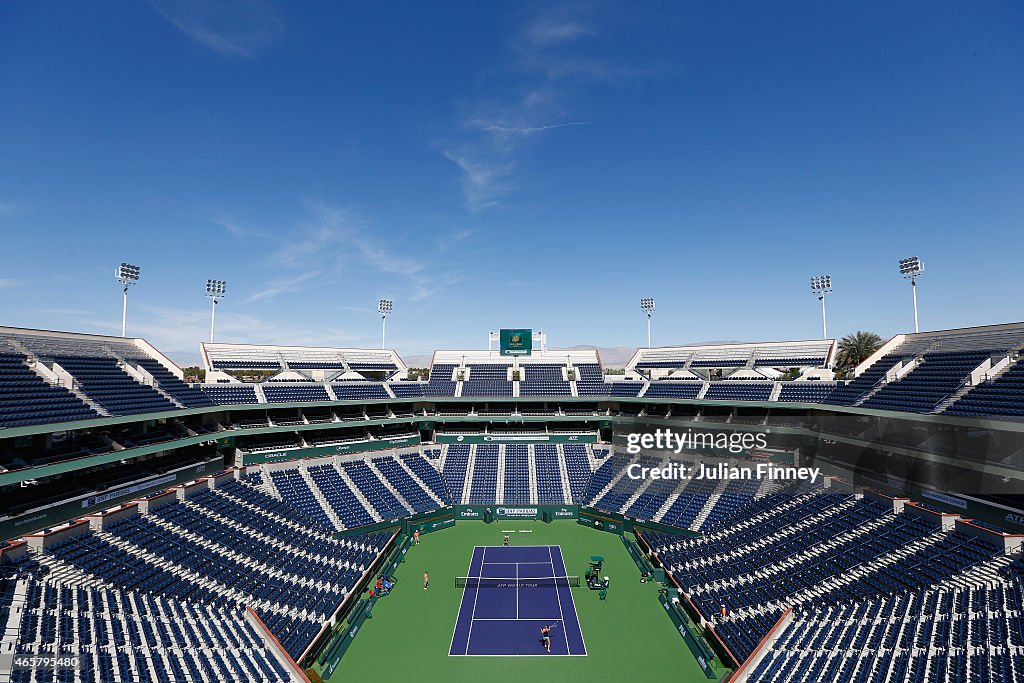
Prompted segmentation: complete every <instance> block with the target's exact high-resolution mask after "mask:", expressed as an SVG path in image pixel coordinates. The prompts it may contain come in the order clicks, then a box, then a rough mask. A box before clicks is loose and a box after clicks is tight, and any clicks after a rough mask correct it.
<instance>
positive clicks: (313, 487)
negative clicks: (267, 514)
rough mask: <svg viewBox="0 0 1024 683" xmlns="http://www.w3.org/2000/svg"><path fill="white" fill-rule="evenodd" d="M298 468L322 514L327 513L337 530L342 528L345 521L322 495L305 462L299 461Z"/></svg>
mask: <svg viewBox="0 0 1024 683" xmlns="http://www.w3.org/2000/svg"><path fill="white" fill-rule="evenodd" d="M298 470H299V475H300V476H301V477H302V480H303V481H305V482H306V486H308V487H309V490H310V491H312V492H313V499H314V500H316V502H317V503H319V504H320V507H321V508H322V509H323V511H324V514H325V515H327V519H329V520H331V524H333V525H334V528H335V529H337V530H338V531H341V530H342V529H344V528H345V523H344V522H342V521H341V517H339V516H338V513H337V512H335V511H334V508H333V507H332V506H331V504H330V503H329V502H328V501H327V498H326V497H325V496H324V492H323V491H321V490H320V487H319V486H317V483H316V481H315V480H314V479H313V475H311V474H310V473H309V468H307V467H306V463H299V467H298ZM378 521H379V520H378Z"/></svg>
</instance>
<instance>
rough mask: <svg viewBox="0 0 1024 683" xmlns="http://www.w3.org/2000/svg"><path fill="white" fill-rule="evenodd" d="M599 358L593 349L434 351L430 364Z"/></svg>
mask: <svg viewBox="0 0 1024 683" xmlns="http://www.w3.org/2000/svg"><path fill="white" fill-rule="evenodd" d="M600 362H601V358H600V355H599V354H598V353H597V351H596V350H595V349H546V350H538V349H534V350H533V352H532V353H531V354H530V355H527V356H503V355H501V352H500V351H498V350H494V351H435V352H434V355H433V358H432V360H431V364H432V365H444V364H455V365H462V364H467V365H468V364H470V363H480V364H488V363H492V364H493V363H498V364H508V365H512V364H513V363H517V364H519V365H527V364H530V363H546V364H549V363H555V364H561V365H565V364H566V363H568V364H570V365H576V364H591V363H600Z"/></svg>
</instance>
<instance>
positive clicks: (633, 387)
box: [608, 381, 644, 398]
mask: <svg viewBox="0 0 1024 683" xmlns="http://www.w3.org/2000/svg"><path fill="white" fill-rule="evenodd" d="M643 388H644V384H643V382H628V381H627V382H609V383H608V395H609V396H621V397H622V398H636V397H637V396H639V395H640V391H641V390H642V389H643Z"/></svg>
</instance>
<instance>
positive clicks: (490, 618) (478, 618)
mask: <svg viewBox="0 0 1024 683" xmlns="http://www.w3.org/2000/svg"><path fill="white" fill-rule="evenodd" d="M476 620H477V621H543V622H544V623H546V624H550V623H552V622H555V621H561V619H559V618H557V617H550V618H548V619H541V618H540V617H536V618H534V617H530V618H529V619H499V618H498V617H477V618H476Z"/></svg>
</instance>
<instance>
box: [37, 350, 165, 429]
mask: <svg viewBox="0 0 1024 683" xmlns="http://www.w3.org/2000/svg"><path fill="white" fill-rule="evenodd" d="M54 361H55V362H56V363H57V364H59V365H60V366H61V367H62V368H64V369H65V370H67V371H68V372H69V373H71V375H72V377H74V378H75V382H76V384H77V385H78V386H79V387H81V389H82V391H83V392H85V394H86V395H87V396H88V397H89V398H91V399H92V400H93V401H96V402H97V403H99V404H100V405H101V406H103V407H104V408H105V409H106V410H107V411H108V412H110V413H111V414H113V415H134V414H136V413H151V412H157V411H163V410H176V409H177V408H178V406H177V405H175V404H174V403H171V402H170V401H168V400H167V399H166V398H164V397H163V396H161V395H160V394H159V393H158V392H157V391H156V390H155V389H153V388H152V387H149V386H146V385H144V384H140V383H139V382H136V381H135V380H134V379H133V378H132V377H131V376H130V375H128V374H127V373H126V372H125V371H124V370H122V369H121V368H120V367H119V366H118V364H117V360H116V359H114V358H98V357H87V356H56V357H55V358H54Z"/></svg>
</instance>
